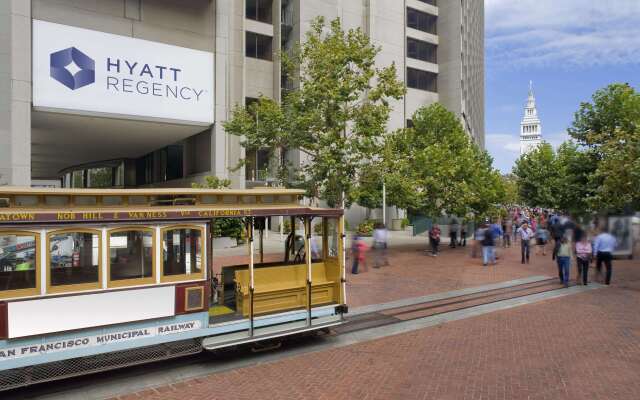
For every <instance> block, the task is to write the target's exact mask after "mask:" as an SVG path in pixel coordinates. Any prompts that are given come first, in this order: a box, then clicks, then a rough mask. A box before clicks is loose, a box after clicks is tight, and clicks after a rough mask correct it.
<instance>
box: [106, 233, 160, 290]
mask: <svg viewBox="0 0 640 400" xmlns="http://www.w3.org/2000/svg"><path fill="white" fill-rule="evenodd" d="M154 236H155V235H154V234H153V229H150V228H135V229H128V228H124V229H118V230H114V231H111V232H109V264H108V267H107V270H108V271H109V286H125V285H135V284H143V283H153V282H155V279H154V273H153V271H154V268H153V258H154V257H153V256H154V246H153V243H154Z"/></svg>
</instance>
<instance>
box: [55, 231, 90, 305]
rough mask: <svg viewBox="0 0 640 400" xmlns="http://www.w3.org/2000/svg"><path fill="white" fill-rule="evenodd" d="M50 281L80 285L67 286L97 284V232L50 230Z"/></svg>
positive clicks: (57, 284)
mask: <svg viewBox="0 0 640 400" xmlns="http://www.w3.org/2000/svg"><path fill="white" fill-rule="evenodd" d="M49 285H50V286H51V289H53V291H54V292H55V291H56V290H55V288H56V287H60V288H61V287H64V286H68V285H82V286H81V287H80V286H78V287H74V288H70V289H69V290H77V289H91V288H99V287H100V233H99V232H92V231H77V232H69V231H65V232H53V233H51V234H49Z"/></svg>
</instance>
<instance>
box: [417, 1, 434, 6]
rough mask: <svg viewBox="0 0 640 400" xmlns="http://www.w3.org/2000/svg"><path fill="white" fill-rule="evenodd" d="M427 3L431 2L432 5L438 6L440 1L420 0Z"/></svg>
mask: <svg viewBox="0 0 640 400" xmlns="http://www.w3.org/2000/svg"><path fill="white" fill-rule="evenodd" d="M418 1H421V2H423V3H426V4H431V5H432V6H437V5H438V2H437V1H436V0H418Z"/></svg>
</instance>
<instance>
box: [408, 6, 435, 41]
mask: <svg viewBox="0 0 640 400" xmlns="http://www.w3.org/2000/svg"><path fill="white" fill-rule="evenodd" d="M437 21H438V17H436V16H435V15H431V14H427V13H425V12H422V11H418V10H414V9H413V8H407V26H408V27H409V28H413V29H417V30H419V31H422V32H427V33H431V34H433V35H437V34H438V31H437Z"/></svg>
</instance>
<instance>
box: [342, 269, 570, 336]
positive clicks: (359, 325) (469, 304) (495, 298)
mask: <svg viewBox="0 0 640 400" xmlns="http://www.w3.org/2000/svg"><path fill="white" fill-rule="evenodd" d="M561 288H563V286H562V284H560V283H559V282H558V279H557V278H549V279H546V280H542V281H537V282H532V283H524V284H519V285H514V286H510V287H506V288H499V289H491V290H486V291H482V292H478V293H471V294H465V295H458V296H453V297H449V298H445V299H440V300H434V301H427V302H422V303H417V304H413V305H409V306H402V307H396V308H391V309H386V310H381V311H374V312H370V313H366V314H361V315H357V316H354V317H347V321H348V322H347V323H346V324H344V325H342V326H339V327H337V328H334V329H333V332H334V334H336V335H341V334H346V333H351V332H358V331H363V330H366V329H371V328H377V327H381V326H386V325H392V324H397V323H401V322H404V321H410V320H417V319H421V318H426V317H434V316H438V315H443V314H447V313H450V312H454V311H462V310H465V309H469V308H473V307H477V306H481V305H487V304H494V303H498V302H501V301H505V300H512V299H516V298H521V297H525V296H529V295H533V294H540V293H545V292H549V291H552V290H557V289H561Z"/></svg>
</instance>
